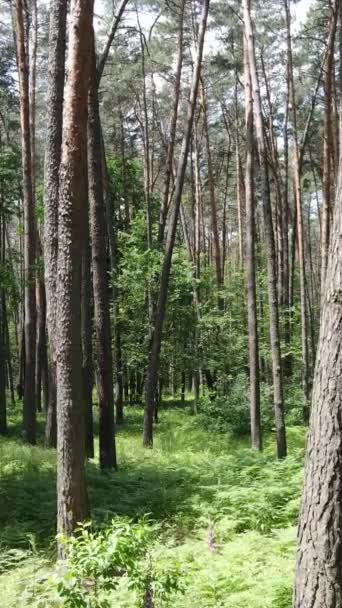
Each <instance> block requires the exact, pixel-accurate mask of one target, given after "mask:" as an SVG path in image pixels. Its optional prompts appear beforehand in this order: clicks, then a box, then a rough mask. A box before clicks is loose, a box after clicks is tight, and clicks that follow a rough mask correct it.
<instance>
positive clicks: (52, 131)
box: [44, 0, 68, 447]
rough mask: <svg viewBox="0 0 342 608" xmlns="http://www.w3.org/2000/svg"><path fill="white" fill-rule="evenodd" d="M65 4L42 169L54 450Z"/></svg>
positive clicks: (49, 426)
mask: <svg viewBox="0 0 342 608" xmlns="http://www.w3.org/2000/svg"><path fill="white" fill-rule="evenodd" d="M67 6H68V1H67V0H54V1H53V2H52V3H51V9H50V31H49V60H48V66H49V70H48V92H47V107H48V112H47V125H46V127H47V128H46V140H45V166H44V268H45V289H46V312H47V317H46V318H47V329H48V337H49V359H50V365H49V405H48V411H47V420H46V427H45V444H46V446H47V447H54V446H56V442H57V427H56V349H55V343H54V342H55V339H56V333H57V332H56V330H57V318H56V307H57V297H56V294H57V252H58V198H59V167H60V162H61V145H62V124H63V91H64V77H65V46H66V17H67Z"/></svg>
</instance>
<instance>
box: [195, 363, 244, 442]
mask: <svg viewBox="0 0 342 608" xmlns="http://www.w3.org/2000/svg"><path fill="white" fill-rule="evenodd" d="M247 391H248V385H247V378H246V375H245V374H239V375H238V376H237V377H236V379H235V380H234V382H232V383H231V386H230V388H229V390H228V392H227V394H226V395H224V396H223V395H216V396H210V394H208V393H206V394H205V395H203V397H201V399H200V403H199V407H200V411H201V412H202V413H203V416H204V422H205V425H206V426H207V427H209V428H210V429H212V430H214V431H219V432H228V431H230V432H232V433H234V434H236V435H246V434H248V433H249V431H250V415H249V404H248V395H247Z"/></svg>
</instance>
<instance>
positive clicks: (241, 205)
mask: <svg viewBox="0 0 342 608" xmlns="http://www.w3.org/2000/svg"><path fill="white" fill-rule="evenodd" d="M237 80H238V76H237V74H235V87H234V106H235V108H234V111H235V160H236V202H237V212H238V234H239V267H240V268H243V263H244V256H245V243H244V223H245V193H244V185H243V175H242V167H241V156H240V137H239V115H238V89H237V87H238V82H237Z"/></svg>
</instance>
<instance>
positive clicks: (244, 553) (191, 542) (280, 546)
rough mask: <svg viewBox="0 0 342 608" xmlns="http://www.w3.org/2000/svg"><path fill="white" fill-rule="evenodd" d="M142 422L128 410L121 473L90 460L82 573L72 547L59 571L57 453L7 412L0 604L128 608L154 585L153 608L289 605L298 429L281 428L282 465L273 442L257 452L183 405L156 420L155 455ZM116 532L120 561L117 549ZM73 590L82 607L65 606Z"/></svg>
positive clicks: (0, 449)
mask: <svg viewBox="0 0 342 608" xmlns="http://www.w3.org/2000/svg"><path fill="white" fill-rule="evenodd" d="M141 426H142V412H141V411H140V410H138V409H136V408H127V412H126V420H125V423H124V424H123V425H122V427H121V428H120V429H119V434H118V435H119V436H118V442H117V443H118V459H119V463H120V468H119V471H118V472H117V473H105V474H101V473H100V472H99V471H98V469H97V465H96V462H95V461H91V462H90V463H89V464H88V470H87V474H88V481H89V495H90V502H91V505H92V526H91V528H89V527H86V528H85V529H84V530H85V532H84V533H85V534H91V535H92V540H91V542H92V543H93V544H94V547H96V551H97V554H98V562H96V560H95V562H96V563H95V564H94V558H93V557H92V556H93V553H94V552H93V551H89V547H90V546H91V543H90V541H89V543H90V544H89V546H88V545H87V541H85V540H84V533H81V539H82V538H83V541H82V542H83V545H82V547H83V549H82V551H83V553H82V555H84V560H83V562H82V567H81V566H80V564H79V560H78V559H77V558H76V559H75V558H74V561H73V558H72V551H71V554H70V556H69V562H67V565H66V569H65V568H64V570H63V571H61V570H60V568H59V569H58V568H56V566H55V562H54V559H55V483H56V478H55V452H54V450H46V449H44V448H43V447H41V446H40V445H38V446H36V447H27V446H24V445H23V444H22V442H21V440H20V438H18V434H17V429H16V417H15V416H13V419H12V426H11V432H10V436H9V437H8V438H1V439H0V530H1V536H0V606H6V608H14V607H16V608H17V606H20V608H21V607H22V608H25V607H26V606H32V607H34V608H55V607H56V608H57V607H61V606H73V607H74V606H75V607H76V608H77V607H78V606H80V607H82V606H89V608H97V606H99V607H100V608H105V607H106V606H118V608H126V607H127V608H128V607H130V608H133V607H134V606H141V605H144V604H143V602H144V601H145V599H146V598H145V595H144V589H145V591H146V588H148V586H149V585H150V586H151V590H152V591H153V593H154V601H155V608H161V607H162V606H172V607H174V608H181V607H182V608H190V607H191V608H193V607H194V606H196V608H210V607H215V608H290V606H291V587H292V578H293V560H294V541H295V524H296V518H297V513H298V505H299V495H300V489H301V476H302V472H301V470H302V460H303V447H304V430H303V429H301V428H299V427H293V428H290V429H289V430H288V441H289V454H290V455H289V457H288V458H287V459H286V460H284V461H282V462H277V461H276V459H275V456H274V452H275V446H274V437H273V436H271V435H270V436H268V437H267V440H266V447H265V450H264V452H263V453H262V454H257V453H254V452H252V451H251V450H250V449H249V446H248V442H247V441H246V440H237V439H234V438H232V437H231V436H230V435H228V434H223V433H215V432H208V431H205V430H203V421H202V420H201V416H192V415H191V413H190V410H188V409H184V408H183V409H181V408H174V409H172V408H170V409H168V410H165V411H163V412H161V422H160V424H159V425H158V426H157V428H156V436H155V446H154V449H153V450H144V449H143V448H142V447H141ZM118 530H126V532H125V534H126V533H127V537H126V536H125V538H126V541H125V542H126V545H127V546H126V545H125V547H126V548H125V551H127V555H126V553H124V556H126V557H122V556H121V557H119V556H118V554H116V553H115V552H114V550H113V542H114V541H113V538H117V536H118V532H117V531H118ZM142 531H144V532H142ZM82 535H83V536H82ZM136 535H138V537H139V538H140V540H139V542H138V541H137V537H136ZM139 535H140V536H139ZM141 535H142V536H141ZM108 539H110V540H108ZM127 539H128V540H127ZM140 541H141V542H140ZM75 542H81V541H80V540H79V537H78V539H77V540H76V541H75ZM139 543H140V544H139ZM72 550H73V551H74V556H75V555H76V556H77V555H78V553H79V551H81V546H78V545H77V546H76V547H75V546H72ZM75 551H76V553H75ZM94 551H95V549H94ZM89 560H90V561H89ZM106 560H107V561H106ZM120 560H121V562H120ZM75 564H77V568H76V566H75ZM101 564H102V565H101ZM104 564H107V566H108V564H109V566H108V568H107V570H106V567H105V565H104ZM129 564H130V566H129ZM89 568H90V570H89ZM91 568H93V570H91ZM89 572H93V574H91V575H89ZM106 572H107V573H109V574H108V577H107V578H106ZM94 573H95V574H94ZM66 581H67V582H66ZM89 581H90V582H89ZM94 581H96V593H95V594H94V584H95V583H94ZM108 581H111V582H108ZM63 585H64V587H63ZM68 585H71V587H73V588H75V589H76V587H77V590H76V591H77V593H79V594H80V596H79V597H81V598H83V599H82V600H81V599H78V600H76V603H74V604H72V603H69V604H68V603H67V602H68V601H69V600H68V592H67V587H68ZM139 585H140V586H139ZM75 593H76V592H75ZM101 594H102V596H101ZM76 595H77V594H76ZM75 597H76V596H75ZM101 597H102V598H104V599H103V602H102V603H101V602H100V603H99V601H100V600H101ZM99 598H100V600H99ZM77 602H78V603H77ZM82 602H83V603H82ZM87 602H88V603H87ZM106 602H107V603H106Z"/></svg>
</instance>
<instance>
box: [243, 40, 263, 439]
mask: <svg viewBox="0 0 342 608" xmlns="http://www.w3.org/2000/svg"><path fill="white" fill-rule="evenodd" d="M244 46H245V49H244V64H245V65H244V71H245V104H246V154H247V156H246V179H245V191H246V282H247V309H248V352H249V392H250V396H249V399H250V414H251V443H252V448H254V449H256V450H262V433H261V413H260V373H259V339H258V319H257V303H256V279H255V265H256V260H255V211H254V208H255V196H254V169H253V164H254V163H253V153H254V138H253V98H252V90H251V77H250V71H249V63H248V53H247V48H246V44H245V45H244Z"/></svg>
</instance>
